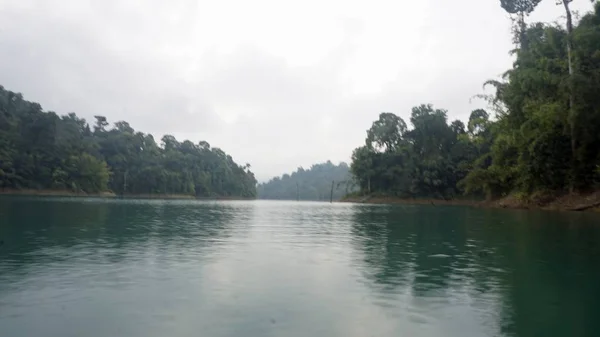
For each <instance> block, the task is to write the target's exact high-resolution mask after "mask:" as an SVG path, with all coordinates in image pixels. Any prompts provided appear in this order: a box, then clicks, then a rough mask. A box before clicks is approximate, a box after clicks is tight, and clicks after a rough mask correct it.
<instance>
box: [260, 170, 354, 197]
mask: <svg viewBox="0 0 600 337" xmlns="http://www.w3.org/2000/svg"><path fill="white" fill-rule="evenodd" d="M349 170H350V168H349V166H348V164H346V163H344V162H342V163H340V164H339V165H334V164H333V163H331V161H327V162H326V163H321V164H316V165H312V166H311V167H310V169H308V170H305V169H303V168H302V167H300V168H298V170H296V171H295V172H292V173H291V174H284V175H282V176H281V177H275V178H273V179H271V180H269V181H268V182H266V183H262V184H259V185H258V189H257V193H258V198H259V199H278V200H296V199H299V200H322V201H326V200H327V201H328V200H329V198H330V194H331V183H332V181H333V182H334V186H333V199H334V200H339V199H341V198H342V197H343V196H344V195H346V194H347V193H348V192H350V191H352V190H353V186H352V183H351V177H350V171H349Z"/></svg>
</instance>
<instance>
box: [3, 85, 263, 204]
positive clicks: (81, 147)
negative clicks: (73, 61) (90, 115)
mask: <svg viewBox="0 0 600 337" xmlns="http://www.w3.org/2000/svg"><path fill="white" fill-rule="evenodd" d="M95 118H96V121H95V123H94V125H93V126H92V127H90V124H88V123H87V122H86V121H85V119H82V118H79V117H78V116H77V115H76V114H75V113H69V114H67V115H64V116H59V115H57V114H56V113H54V112H52V111H48V112H45V111H43V110H42V107H41V106H40V105H39V104H37V103H33V102H28V101H26V100H24V99H23V96H22V95H21V94H19V93H14V92H11V91H8V90H5V89H4V88H3V87H2V86H0V189H1V190H4V191H6V190H19V189H32V190H43V189H47V190H62V191H71V192H76V193H81V192H84V193H98V192H103V191H112V192H114V193H116V194H118V195H128V194H130V195H154V194H159V195H165V194H177V195H188V196H197V197H243V198H254V197H255V196H256V179H255V178H254V174H253V173H252V172H251V171H250V165H248V164H246V165H243V166H240V165H238V164H236V163H235V162H234V161H233V159H232V158H231V156H229V155H228V154H227V153H225V152H224V151H222V150H221V149H219V148H216V147H212V148H211V146H210V145H209V144H208V143H207V142H205V141H201V142H199V143H198V144H194V143H192V142H191V141H188V140H186V141H183V142H179V141H177V139H175V137H173V136H171V135H165V136H164V137H162V139H161V143H160V145H159V144H157V142H156V141H155V140H154V138H153V137H152V135H150V134H144V133H142V132H136V131H135V130H134V129H133V128H132V127H131V126H130V125H129V123H127V122H125V121H118V122H116V123H114V126H113V127H112V128H109V123H108V121H107V120H106V117H104V116H95Z"/></svg>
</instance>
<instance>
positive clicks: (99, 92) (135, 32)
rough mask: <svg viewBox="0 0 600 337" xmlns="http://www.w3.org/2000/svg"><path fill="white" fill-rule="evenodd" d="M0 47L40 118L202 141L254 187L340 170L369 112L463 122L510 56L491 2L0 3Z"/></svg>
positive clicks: (547, 6) (9, 79) (10, 78)
mask: <svg viewBox="0 0 600 337" xmlns="http://www.w3.org/2000/svg"><path fill="white" fill-rule="evenodd" d="M573 8H574V9H576V10H581V11H583V10H587V9H589V8H591V5H590V3H589V1H583V0H580V1H576V2H575V3H574V4H573ZM562 13H563V12H562V9H561V8H560V7H557V6H555V4H554V2H552V1H545V2H543V3H542V4H541V5H540V6H539V7H538V9H537V10H536V12H535V13H534V15H533V16H532V17H531V18H530V19H529V20H528V21H530V22H531V21H536V20H553V19H560V20H562V19H561V18H560V15H562ZM0 48H1V50H2V52H1V53H0V73H1V74H2V78H1V80H0V84H2V85H3V86H4V87H6V88H7V89H9V90H12V91H18V92H21V93H23V94H24V95H25V98H26V99H27V100H31V101H36V102H39V103H40V104H41V105H42V106H43V107H44V108H45V109H46V110H53V111H56V112H58V113H60V114H65V113H67V112H76V113H77V114H78V115H80V116H82V117H84V118H86V119H87V120H88V121H90V122H92V121H93V116H94V115H104V116H106V117H107V118H108V120H109V122H111V124H112V123H113V122H116V121H118V120H126V121H128V122H129V123H130V124H131V125H132V126H133V127H134V128H135V129H136V130H139V131H143V132H146V133H152V134H153V135H154V136H155V137H156V138H157V139H159V138H160V137H161V136H162V135H163V134H172V135H174V136H176V137H177V138H178V139H179V140H183V139H190V140H192V141H194V142H198V141H200V140H206V141H208V142H209V143H210V144H211V145H213V146H217V147H220V148H222V149H224V150H225V151H226V152H227V153H229V154H231V155H232V156H233V158H234V160H235V161H236V162H238V163H245V162H248V163H250V164H252V167H253V171H254V172H255V173H256V176H257V178H258V180H259V181H264V180H266V179H268V178H270V177H272V176H274V175H280V174H282V173H284V172H290V171H293V170H295V169H296V168H297V167H299V166H304V167H309V166H310V165H311V164H314V163H317V162H323V161H326V160H328V159H329V160H332V161H334V162H337V161H349V159H350V155H351V153H352V150H353V149H354V148H355V147H357V146H359V145H361V144H362V143H363V142H364V137H365V130H366V129H367V128H368V127H369V126H370V124H371V123H372V121H373V120H375V119H376V118H377V116H378V114H379V113H380V112H382V111H389V112H394V113H396V114H398V115H400V116H402V117H403V118H405V119H406V120H408V115H409V114H410V108H411V107H412V106H415V105H418V104H421V103H432V104H434V105H435V106H436V107H439V108H445V109H448V110H449V117H450V119H456V118H459V119H462V120H465V119H466V118H467V117H468V115H469V113H470V112H471V110H473V109H475V108H479V107H484V103H483V102H481V101H473V102H470V98H471V97H472V96H473V95H475V94H478V93H481V92H482V83H483V82H484V81H485V80H487V79H489V78H495V77H497V76H498V75H499V74H501V73H502V72H504V71H505V70H506V69H508V68H509V67H510V63H511V58H510V56H509V55H508V53H507V52H506V51H507V50H509V49H511V48H512V47H511V34H510V21H509V19H508V16H507V15H506V14H505V12H504V11H503V10H502V9H501V8H500V5H499V1H497V0H466V1H460V2H456V1H453V2H450V1H444V0H429V1H426V0H425V1H413V2H410V3H408V2H407V3H400V2H398V1H387V0H386V1H384V0H379V1H371V2H369V3H368V4H367V3H366V2H364V1H332V0H330V1H313V0H305V1H302V2H290V1H267V0H258V1H252V2H246V1H233V0H229V1H190V0H171V1H169V2H166V1H159V0H152V1H148V0H144V1H142V0H137V1H135V0H130V1H112V0H111V1H107V0H104V1H75V0H72V1H65V0H63V1H45V0H30V1H26V0H19V1H9V0H0Z"/></svg>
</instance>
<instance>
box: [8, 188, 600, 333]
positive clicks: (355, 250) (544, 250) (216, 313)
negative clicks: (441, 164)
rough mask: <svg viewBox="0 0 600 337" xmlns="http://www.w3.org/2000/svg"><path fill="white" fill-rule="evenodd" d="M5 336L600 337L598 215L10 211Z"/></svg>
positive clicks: (366, 208)
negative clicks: (599, 336)
mask: <svg viewBox="0 0 600 337" xmlns="http://www.w3.org/2000/svg"><path fill="white" fill-rule="evenodd" d="M0 240H2V241H4V243H3V245H1V246H0V329H1V331H0V335H1V336H7V337H8V336H44V337H46V336H48V337H51V336H56V337H65V336H90V337H100V336H102V337H104V336H106V337H108V336H134V337H138V336H139V337H142V336H143V337H147V336H244V337H246V336H298V337H300V336H302V337H304V336H345V337H346V336H349V337H352V336H361V337H362V336H457V337H458V336H460V337H465V336H547V337H553V336H561V337H562V336H598V334H599V333H600V320H599V319H598V318H599V317H600V216H598V215H595V214H578V213H577V214H576V213H556V212H525V211H508V210H484V209H474V208H467V207H453V206H445V207H440V206H438V207H435V206H401V205H397V206H382V205H353V204H329V203H309V202H270V201H227V202H201V201H156V200H102V199H74V198H26V197H13V198H8V197H2V198H0Z"/></svg>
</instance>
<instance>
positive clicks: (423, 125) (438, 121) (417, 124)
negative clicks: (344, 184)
mask: <svg viewBox="0 0 600 337" xmlns="http://www.w3.org/2000/svg"><path fill="white" fill-rule="evenodd" d="M390 115H391V114H389V113H382V114H381V115H380V117H379V120H378V121H377V122H375V123H374V124H373V125H374V126H373V127H372V128H371V129H370V130H369V131H368V132H367V134H368V137H367V140H366V143H367V146H363V147H359V148H357V149H355V150H354V152H353V155H352V165H351V171H352V174H353V175H354V177H355V179H356V181H357V182H358V185H359V186H360V189H361V190H362V191H366V192H369V193H385V194H388V195H389V194H391V195H397V196H401V197H435V198H452V197H456V196H458V195H459V194H460V191H459V189H458V188H457V186H456V184H457V182H458V181H459V180H461V179H463V178H464V177H465V176H466V174H467V172H468V171H469V169H470V167H471V165H472V164H471V163H472V162H473V161H474V160H475V159H476V158H477V157H478V156H479V151H481V149H480V148H485V146H487V143H489V141H487V142H486V140H485V139H484V138H485V137H488V136H487V135H488V134H489V132H488V131H487V123H488V120H487V113H485V111H483V110H477V111H475V112H474V113H473V115H472V120H473V123H470V130H471V131H472V132H470V133H467V131H466V130H465V125H464V123H462V122H461V121H453V122H452V123H451V124H450V125H448V123H447V112H446V111H445V110H441V109H434V108H433V106H432V105H421V106H418V107H415V108H413V110H412V114H411V118H410V122H411V124H412V129H410V130H408V128H407V127H406V124H404V121H403V120H402V119H401V118H400V117H398V116H395V115H393V116H390ZM396 125H403V127H401V128H398V127H396ZM373 139H392V140H393V142H388V143H387V144H385V151H383V152H379V151H377V148H376V147H374V146H370V143H371V141H372V140H373Z"/></svg>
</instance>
